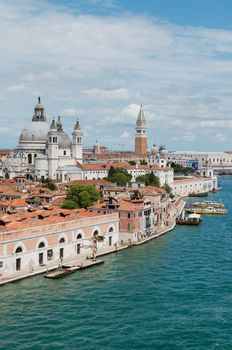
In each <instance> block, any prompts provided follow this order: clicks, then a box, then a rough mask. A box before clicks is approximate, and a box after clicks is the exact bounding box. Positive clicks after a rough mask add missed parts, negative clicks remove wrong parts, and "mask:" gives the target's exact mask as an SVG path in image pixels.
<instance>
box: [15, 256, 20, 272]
mask: <svg viewBox="0 0 232 350" xmlns="http://www.w3.org/2000/svg"><path fill="white" fill-rule="evenodd" d="M19 270H21V258H17V259H16V271H19Z"/></svg>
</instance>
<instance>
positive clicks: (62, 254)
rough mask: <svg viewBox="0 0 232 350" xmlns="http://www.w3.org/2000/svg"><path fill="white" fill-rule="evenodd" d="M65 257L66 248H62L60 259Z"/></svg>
mask: <svg viewBox="0 0 232 350" xmlns="http://www.w3.org/2000/svg"><path fill="white" fill-rule="evenodd" d="M63 258H64V248H60V259H63Z"/></svg>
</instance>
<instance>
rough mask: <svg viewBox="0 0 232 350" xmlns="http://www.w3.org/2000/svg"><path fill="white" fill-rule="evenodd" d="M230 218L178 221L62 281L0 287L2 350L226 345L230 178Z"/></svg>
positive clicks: (231, 195) (231, 302) (231, 333)
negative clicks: (170, 228)
mask: <svg viewBox="0 0 232 350" xmlns="http://www.w3.org/2000/svg"><path fill="white" fill-rule="evenodd" d="M221 186H223V188H224V189H223V191H221V192H219V193H217V194H212V195H211V196H210V197H209V199H213V200H219V199H221V200H223V202H224V203H225V204H226V207H227V208H228V209H229V211H230V214H229V215H228V216H222V217H216V216H212V217H210V216H208V217H206V216H205V217H203V223H202V225H201V226H199V227H186V226H177V227H176V229H175V230H174V231H172V232H170V233H168V234H166V235H164V236H162V237H160V238H158V239H156V240H153V241H151V242H150V243H148V244H146V245H143V246H140V247H134V248H132V249H128V250H126V251H123V252H120V253H118V254H113V255H110V256H107V257H105V264H104V265H101V266H98V267H95V268H92V269H89V270H84V271H82V272H80V273H79V272H78V273H75V274H73V275H70V276H67V277H65V278H63V279H60V280H56V281H55V280H47V279H45V278H43V277H42V276H37V277H34V278H31V279H27V280H24V281H21V282H18V283H16V284H9V285H7V286H4V287H1V289H0V291H1V301H0V304H1V309H0V310H1V314H0V315H1V327H0V332H1V334H0V349H1V350H5V349H7V350H8V349H17V350H19V349H33V350H34V349H68V350H69V349H80V350H114V349H115V350H116V349H120V350H127V349H141V350H142V349H168V350H169V349H177V350H181V349H188V350H190V349H194V350H195V349H204V350H205V349H223V350H224V349H232V279H231V275H232V255H231V251H232V229H231V228H232V192H231V188H232V178H231V177H224V178H221Z"/></svg>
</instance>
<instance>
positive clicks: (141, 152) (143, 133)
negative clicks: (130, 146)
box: [135, 106, 147, 157]
mask: <svg viewBox="0 0 232 350" xmlns="http://www.w3.org/2000/svg"><path fill="white" fill-rule="evenodd" d="M135 155H136V156H139V157H147V123H146V119H145V116H144V112H143V108H142V106H141V107H140V111H139V115H138V118H137V121H136V127H135Z"/></svg>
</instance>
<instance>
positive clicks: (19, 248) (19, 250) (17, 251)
mask: <svg viewBox="0 0 232 350" xmlns="http://www.w3.org/2000/svg"><path fill="white" fill-rule="evenodd" d="M22 251H23V249H22V247H18V248H17V249H16V250H15V253H16V254H18V253H22Z"/></svg>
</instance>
